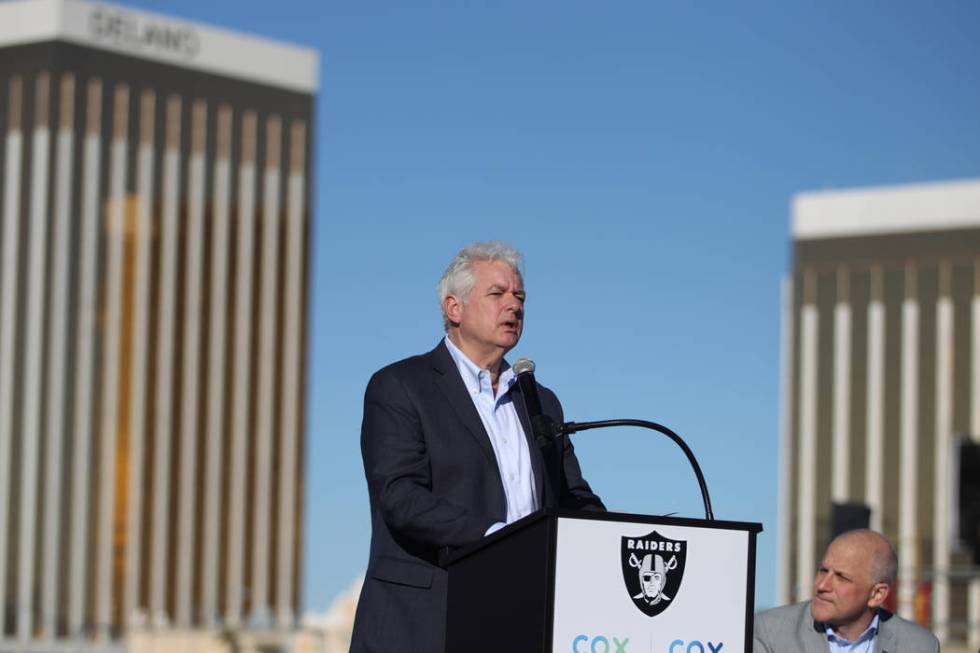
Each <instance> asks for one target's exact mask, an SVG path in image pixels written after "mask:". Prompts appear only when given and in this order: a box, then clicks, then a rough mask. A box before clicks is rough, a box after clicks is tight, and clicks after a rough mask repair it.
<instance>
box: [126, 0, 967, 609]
mask: <svg viewBox="0 0 980 653" xmlns="http://www.w3.org/2000/svg"><path fill="white" fill-rule="evenodd" d="M129 4H131V5H133V6H141V7H144V8H148V9H152V10H155V11H161V12H165V13H168V14H172V15H176V16H183V17H186V18H190V19H193V20H199V21H204V22H208V23H212V24H216V25H219V26H223V27H227V28H232V29H237V30H242V31H246V32H252V33H258V34H262V35H265V36H269V37H272V38H277V39H282V40H286V41H291V42H295V43H300V44H304V45H308V46H311V47H314V48H316V49H318V50H319V51H320V53H321V57H322V59H321V76H320V83H321V91H320V93H319V95H318V97H317V105H316V116H317V124H316V128H315V139H316V160H315V186H314V189H313V196H314V203H315V212H314V218H313V219H314V225H313V238H314V240H313V243H312V265H311V274H312V283H311V286H310V287H311V297H310V306H311V312H310V322H309V329H310V349H309V362H308V384H307V393H308V400H307V445H306V469H307V473H306V505H305V527H304V530H305V549H304V551H305V552H304V556H305V559H304V567H303V588H304V607H305V608H306V609H307V610H313V611H320V610H323V609H325V608H326V607H327V606H328V605H329V604H330V601H331V600H332V599H333V597H334V596H336V595H337V594H338V593H340V592H341V591H343V590H344V589H345V588H346V587H347V586H349V585H350V583H351V582H352V581H353V580H354V578H355V577H356V576H358V575H359V574H361V573H363V569H364V566H365V565H366V562H367V548H368V538H369V519H368V503H367V492H366V486H365V482H364V479H363V471H362V468H361V462H360V453H359V445H358V437H359V428H360V419H361V401H362V396H363V390H364V386H365V384H366V382H367V379H368V378H369V376H370V375H371V373H372V372H373V371H374V370H376V369H377V368H379V367H381V366H383V365H385V364H386V363H388V362H391V361H393V360H396V359H398V358H402V357H405V356H408V355H411V354H415V353H420V352H422V351H427V350H428V349H430V348H431V347H432V346H433V345H435V344H436V342H437V340H438V339H439V337H440V336H441V322H440V317H439V313H438V307H437V302H436V298H435V283H436V281H437V279H438V277H439V276H440V274H441V273H442V270H443V269H444V268H445V266H446V264H447V263H448V261H449V259H450V258H451V257H452V256H453V254H454V253H455V252H456V251H457V250H458V249H459V248H460V247H461V246H463V245H464V244H466V243H468V242H471V241H474V240H483V239H491V238H500V239H505V240H508V241H510V242H512V243H513V244H515V245H517V246H518V247H519V248H521V249H522V250H523V251H524V252H525V254H526V257H527V274H526V280H525V281H526V286H527V290H528V304H527V326H526V330H525V336H524V338H523V339H522V341H521V343H520V344H519V346H518V348H517V349H516V350H515V351H514V352H513V353H512V355H511V358H512V359H513V358H516V357H518V356H528V357H531V358H533V359H535V361H536V362H537V364H538V375H537V376H538V380H539V381H541V382H542V383H544V384H545V385H548V386H550V387H552V388H553V389H554V390H556V391H557V393H558V394H559V396H560V397H561V399H562V402H563V404H564V406H565V412H566V415H567V417H568V418H569V419H574V420H577V421H582V420H590V419H604V418H612V417H635V418H644V419H650V420H655V421H658V422H661V423H664V424H667V425H668V426H671V427H672V428H673V429H675V430H676V431H678V432H679V433H680V434H681V435H682V436H684V437H685V438H686V439H687V441H688V442H689V444H690V445H691V447H692V448H693V450H694V451H695V453H696V454H697V456H698V457H699V459H700V461H701V465H702V467H703V469H704V472H705V476H706V477H707V480H708V485H709V488H710V490H711V493H712V499H713V502H714V509H715V514H716V516H717V517H718V518H724V519H733V520H745V521H759V522H762V523H763V524H764V527H765V531H764V532H763V533H762V534H761V536H760V540H759V562H758V575H757V599H758V600H757V605H758V606H760V607H768V606H770V605H772V603H773V601H774V600H775V591H774V586H775V567H776V564H775V551H776V547H775V538H776V532H777V523H776V493H777V486H776V477H777V455H778V451H777V443H778V408H779V405H778V396H779V388H778V371H779V308H780V305H779V284H780V279H781V278H782V276H783V275H784V274H785V272H786V270H787V269H788V266H789V256H790V236H789V206H790V201H791V198H792V196H793V195H794V194H795V193H798V192H801V191H808V190H818V189H830V188H844V187H853V186H867V185H880V184H896V183H908V182H917V181H930V180H944V179H961V178H969V177H978V176H980V3H976V2H973V1H972V0H971V1H967V0H962V1H955V0H954V1H950V2H943V3H926V2H901V1H893V2H861V3H856V2H842V1H830V2H741V3H722V2H690V1H688V2H679V1H678V2H649V1H647V2H631V1H623V2H619V1H617V2H604V3H600V2H594V1H589V2H584V1H576V0H570V1H565V2H550V1H546V2H528V1H526V0H525V1H523V2H518V1H509V0H508V1H493V0H482V1H479V2H477V1H474V2H448V1H447V2H428V3H421V2H412V1H403V2H394V1H391V2H374V1H359V2H322V3H321V2H302V1H299V0H279V1H278V2H274V3H273V2H264V3H257V2H231V1H230V0H212V1H211V2H200V1H198V0H194V1H192V0H169V1H168V2H167V3H165V4H164V3H158V2H151V1H150V0H137V1H135V2H130V3H129ZM576 438H577V440H576V441H575V442H576V446H577V448H578V452H579V457H580V459H581V461H582V464H583V467H584V470H585V473H586V475H587V477H588V479H589V480H590V481H591V483H592V484H593V487H594V488H595V489H596V490H597V491H598V492H599V493H600V494H601V496H602V497H603V499H604V500H605V502H606V503H607V505H608V506H609V507H610V508H612V509H615V510H620V511H626V512H641V513H654V514H661V513H670V512H676V513H678V514H680V515H684V516H700V515H701V514H702V512H701V506H700V498H699V496H698V492H697V484H696V482H695V480H694V477H693V475H692V474H691V472H690V471H689V468H688V467H687V464H686V462H685V460H684V458H683V455H682V454H681V453H680V451H679V450H676V449H675V448H674V447H673V445H672V444H671V443H669V442H668V441H666V440H662V441H661V440H658V439H656V438H655V437H654V436H652V435H648V434H647V433H644V432H634V431H631V430H625V429H620V430H614V431H601V432H589V433H583V434H579V435H577V436H576Z"/></svg>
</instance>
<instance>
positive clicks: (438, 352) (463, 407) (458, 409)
mask: <svg viewBox="0 0 980 653" xmlns="http://www.w3.org/2000/svg"><path fill="white" fill-rule="evenodd" d="M430 359H431V361H432V369H433V370H434V371H435V373H436V374H435V377H436V386H437V387H438V388H439V390H440V391H441V392H442V394H443V395H444V396H445V397H446V403H447V404H448V405H449V406H451V407H452V409H453V411H455V413H456V416H457V417H459V421H461V422H462V423H463V425H464V426H466V430H467V431H469V434H470V435H471V436H473V438H474V439H475V440H476V442H477V444H478V445H479V446H480V449H482V450H483V453H484V455H486V456H487V457H488V458H489V459H490V461H491V462H493V465H494V468H495V469H496V468H497V458H496V456H494V454H493V446H492V445H491V444H490V436H489V435H487V430H486V429H485V428H483V421H482V420H481V419H480V414H479V413H477V412H476V406H474V405H473V399H472V398H471V397H470V395H469V392H467V390H466V384H464V383H463V379H462V377H460V375H459V370H458V369H456V362H455V361H453V357H452V356H451V355H450V354H449V350H448V349H446V343H444V342H440V343H439V345H438V346H437V347H436V348H435V349H433V350H432V351H431V352H430Z"/></svg>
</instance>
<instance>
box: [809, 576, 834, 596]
mask: <svg viewBox="0 0 980 653" xmlns="http://www.w3.org/2000/svg"><path fill="white" fill-rule="evenodd" d="M813 587H814V589H816V590H817V591H821V592H826V591H827V590H829V589H830V587H831V581H830V574H817V578H816V580H815V581H814V583H813Z"/></svg>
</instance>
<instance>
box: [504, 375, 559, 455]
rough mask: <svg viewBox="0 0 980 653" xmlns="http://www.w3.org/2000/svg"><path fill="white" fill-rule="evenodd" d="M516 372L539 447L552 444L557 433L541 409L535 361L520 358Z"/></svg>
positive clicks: (552, 423) (528, 417)
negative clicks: (535, 375)
mask: <svg viewBox="0 0 980 653" xmlns="http://www.w3.org/2000/svg"><path fill="white" fill-rule="evenodd" d="M514 373H515V374H516V375H517V385H518V386H519V387H520V389H521V395H523V396H524V407H525V408H526V409H527V419H528V421H529V422H530V423H531V431H532V433H533V434H534V439H535V440H537V442H538V446H539V447H546V446H548V445H550V444H551V442H552V440H554V438H555V435H556V434H557V429H555V424H554V422H552V420H551V418H550V417H548V416H547V415H545V414H544V413H543V412H542V410H541V398H540V397H539V396H538V384H537V382H536V381H535V380H534V361H532V360H531V359H529V358H519V359H518V360H517V362H516V363H514Z"/></svg>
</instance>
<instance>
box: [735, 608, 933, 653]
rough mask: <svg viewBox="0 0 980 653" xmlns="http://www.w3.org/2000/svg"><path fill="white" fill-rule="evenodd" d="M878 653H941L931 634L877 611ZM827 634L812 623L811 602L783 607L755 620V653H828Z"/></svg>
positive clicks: (761, 613) (912, 624) (886, 612)
mask: <svg viewBox="0 0 980 653" xmlns="http://www.w3.org/2000/svg"><path fill="white" fill-rule="evenodd" d="M878 618H879V625H878V637H877V638H876V639H875V648H874V650H875V653H938V652H939V642H938V641H936V638H935V636H934V635H933V634H932V633H930V632H929V631H928V630H926V629H925V628H923V627H922V626H920V625H918V624H914V623H912V622H910V621H906V620H905V619H902V618H901V617H899V616H898V615H894V614H892V613H891V612H889V611H888V610H882V609H879V610H878ZM829 650H830V645H829V644H828V643H827V632H826V629H825V628H824V625H823V624H822V623H817V622H815V621H814V620H813V615H812V614H811V613H810V602H809V601H805V602H803V603H794V604H793V605H784V606H783V607H780V608H773V609H772V610H766V611H765V612H760V613H759V614H757V615H756V616H755V643H754V644H753V646H752V651H753V653H782V652H783V651H785V652H786V653H828V651H829Z"/></svg>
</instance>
